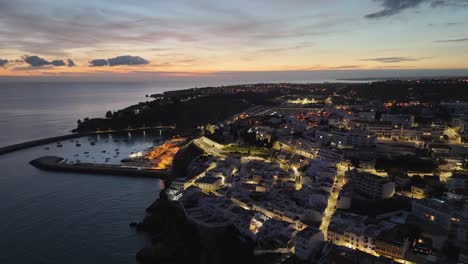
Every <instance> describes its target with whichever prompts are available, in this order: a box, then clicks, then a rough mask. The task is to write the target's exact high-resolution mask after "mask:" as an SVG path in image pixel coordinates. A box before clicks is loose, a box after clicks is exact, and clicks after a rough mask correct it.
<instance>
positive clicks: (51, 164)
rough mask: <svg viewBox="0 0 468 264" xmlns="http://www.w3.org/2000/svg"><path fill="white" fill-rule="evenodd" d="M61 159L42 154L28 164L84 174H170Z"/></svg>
mask: <svg viewBox="0 0 468 264" xmlns="http://www.w3.org/2000/svg"><path fill="white" fill-rule="evenodd" d="M62 161H63V158H61V157H57V156H44V157H40V158H37V159H34V160H32V161H30V162H29V164H31V165H32V166H34V167H36V168H38V169H41V170H48V171H61V172H76V173H84V174H104V175H114V176H129V177H139V178H155V179H167V178H168V177H169V176H170V170H157V169H151V168H139V167H128V166H121V165H107V164H92V163H76V164H67V163H64V162H62Z"/></svg>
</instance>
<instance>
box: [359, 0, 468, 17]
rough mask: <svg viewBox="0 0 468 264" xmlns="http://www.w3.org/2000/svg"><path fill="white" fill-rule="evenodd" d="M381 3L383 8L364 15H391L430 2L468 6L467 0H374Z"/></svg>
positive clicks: (440, 4) (436, 4)
mask: <svg viewBox="0 0 468 264" xmlns="http://www.w3.org/2000/svg"><path fill="white" fill-rule="evenodd" d="M374 1H376V2H379V3H381V5H382V7H383V9H382V10H380V11H377V12H375V13H371V14H368V15H366V16H364V17H365V18H369V19H375V18H382V17H389V16H393V15H396V14H399V13H401V12H403V11H405V10H407V9H412V8H416V7H419V6H421V5H423V4H428V5H429V6H431V7H433V8H437V7H446V6H455V7H467V6H468V1H467V0H374Z"/></svg>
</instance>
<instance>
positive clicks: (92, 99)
mask: <svg viewBox="0 0 468 264" xmlns="http://www.w3.org/2000/svg"><path fill="white" fill-rule="evenodd" d="M175 88H184V87H177V86H176V87H175ZM167 89H168V88H167V87H166V86H159V87H158V86H154V85H148V84H125V85H123V84H65V85H64V84H0V131H1V133H0V146H5V145H10V144H14V143H19V142H22V141H26V140H33V139H39V138H44V137H50V136H56V135H62V134H67V133H68V131H69V130H70V129H73V128H74V127H75V124H76V120H77V119H79V118H83V117H86V116H89V117H93V116H103V115H104V113H105V111H107V110H118V109H120V108H123V107H126V106H129V105H131V104H135V103H138V102H140V101H145V100H147V98H146V97H145V95H146V94H151V93H159V92H162V91H164V90H167ZM162 139H163V138H160V137H159V133H157V134H156V135H154V137H153V136H152V135H150V134H147V135H143V134H142V133H141V132H140V134H138V133H134V134H132V135H130V137H129V135H127V134H125V135H122V136H114V135H113V136H109V135H101V136H100V138H99V139H97V138H92V139H89V138H80V139H77V140H79V141H80V143H81V147H76V145H75V142H70V141H63V142H61V143H62V146H63V147H61V148H59V147H57V144H56V143H54V144H49V145H47V146H40V147H34V148H31V149H26V150H22V151H17V152H14V153H10V154H7V155H3V156H0V201H1V202H0V216H1V217H0V263H1V264H22V263H25V264H26V263H27V264H30V263H47V264H49V263H50V264H62V263H76V264H78V263H122V264H123V263H135V262H136V261H135V253H136V252H137V251H138V250H139V249H140V248H141V247H143V246H144V245H145V243H147V239H146V238H145V237H144V236H143V235H142V234H138V233H136V232H135V231H134V230H133V229H131V228H129V226H128V224H129V223H130V222H132V221H140V220H141V219H142V218H143V216H144V210H145V208H147V207H148V206H149V205H150V204H151V202H153V201H154V200H155V199H156V197H158V195H159V191H160V190H161V189H162V188H163V184H162V182H161V181H159V180H154V179H134V178H126V177H114V176H100V175H80V174H74V173H57V172H46V171H41V170H38V169H36V168H34V167H32V166H30V165H29V164H28V162H29V161H30V160H32V159H35V158H37V157H40V156H43V155H57V156H62V157H65V158H67V159H68V160H70V161H76V160H81V161H86V162H96V163H100V162H102V163H105V162H106V159H107V160H108V163H117V162H118V161H119V160H120V159H122V158H124V157H125V156H126V155H128V154H129V153H130V152H132V151H139V150H143V149H145V148H147V147H148V146H150V145H152V144H159V143H160V142H161V140H162ZM91 140H92V141H95V142H96V145H95V146H92V145H90V141H91ZM46 148H48V149H46ZM117 148H118V149H119V150H118V154H117V151H116V149H117ZM103 150H106V152H105V153H103ZM85 152H88V153H89V154H85ZM87 156H88V157H87Z"/></svg>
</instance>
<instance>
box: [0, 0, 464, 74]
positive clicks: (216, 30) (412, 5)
mask: <svg viewBox="0 0 468 264" xmlns="http://www.w3.org/2000/svg"><path fill="white" fill-rule="evenodd" d="M467 13H468V1H466V0H445V1H436V0H418V1H411V0H393V1H392V0H364V1H345V0H333V1H322V0H315V1H305V0H294V1H281V0H272V1H266V0H259V1H244V0H242V1H235V2H232V3H227V2H224V1H213V0H205V1H149V0H138V1H130V2H129V1H121V0H115V1H110V0H101V1H80V2H75V1H72V0H64V1H58V0H44V1H31V0H18V1H1V0H0V14H1V16H0V25H1V29H0V41H1V43H2V45H1V48H0V80H1V79H2V78H5V77H19V78H21V77H31V78H35V77H41V76H54V77H73V78H78V79H80V78H82V79H89V78H91V79H92V78H93V77H94V76H120V77H128V78H130V79H131V78H139V76H146V77H148V76H153V77H154V78H156V79H157V78H158V77H172V78H176V77H210V76H216V75H218V74H219V73H223V72H271V71H279V72H288V71H323V70H328V71H330V70H332V71H338V70H340V71H341V70H403V69H404V70H406V69H412V70H424V69H446V70H451V69H458V70H460V69H468V55H467V54H468V45H467V44H468V32H467V31H466V28H467V26H468V16H467ZM148 78H150V77H148Z"/></svg>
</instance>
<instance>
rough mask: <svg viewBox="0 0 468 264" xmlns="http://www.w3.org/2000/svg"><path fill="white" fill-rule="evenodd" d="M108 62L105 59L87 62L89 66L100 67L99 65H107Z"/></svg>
mask: <svg viewBox="0 0 468 264" xmlns="http://www.w3.org/2000/svg"><path fill="white" fill-rule="evenodd" d="M107 65H109V63H108V62H107V60H106V59H95V60H92V61H90V62H89V66H92V67H101V66H107Z"/></svg>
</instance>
